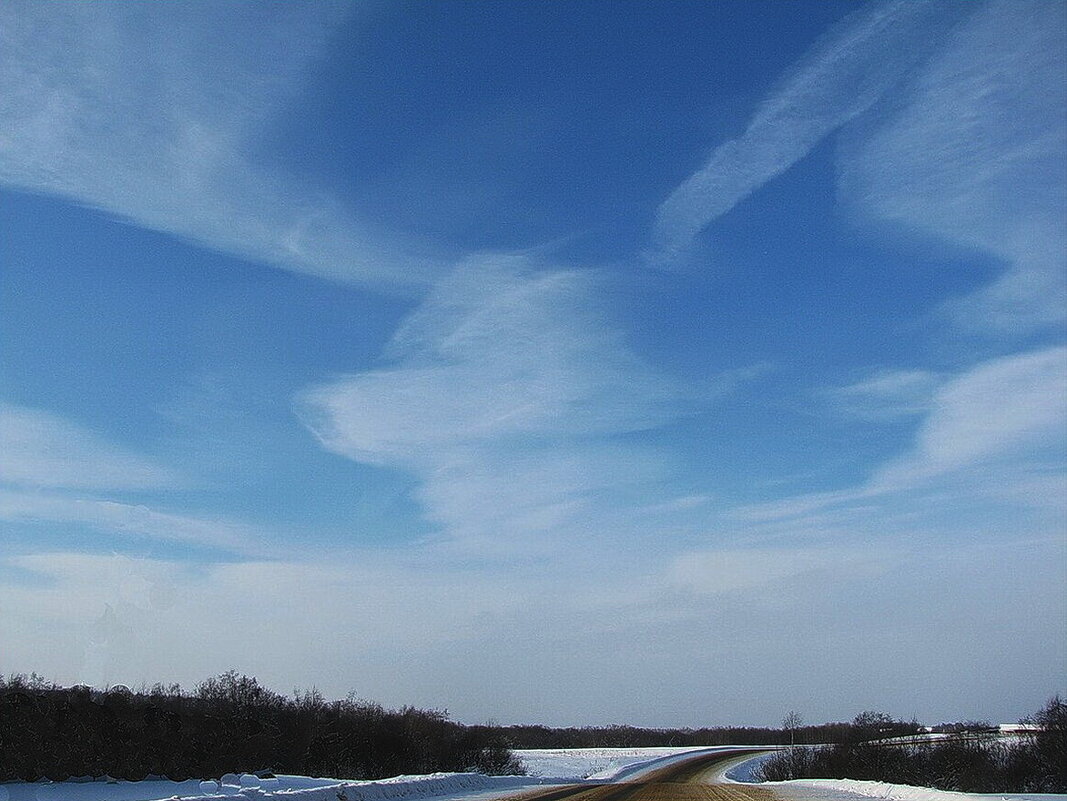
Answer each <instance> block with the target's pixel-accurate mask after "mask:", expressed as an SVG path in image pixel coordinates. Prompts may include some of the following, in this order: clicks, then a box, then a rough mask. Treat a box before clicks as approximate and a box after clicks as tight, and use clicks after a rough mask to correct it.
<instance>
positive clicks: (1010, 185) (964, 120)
mask: <svg viewBox="0 0 1067 801" xmlns="http://www.w3.org/2000/svg"><path fill="white" fill-rule="evenodd" d="M1065 40H1067V6H1064V5H1063V4H1062V3H1043V2H993V3H989V4H987V5H985V6H984V7H980V8H979V10H978V11H977V12H976V13H975V14H974V15H973V17H972V18H971V19H969V20H968V22H967V24H966V25H963V26H962V27H961V28H960V29H959V30H957V31H956V32H955V33H954V35H953V36H952V38H951V39H950V40H949V41H948V43H947V44H946V46H945V47H944V48H943V50H941V51H940V52H939V53H938V54H937V56H936V57H935V58H934V59H932V60H931V61H930V63H929V64H928V65H926V66H925V67H924V69H923V70H922V71H921V72H920V73H919V74H918V76H917V77H916V78H915V80H914V81H912V83H911V84H910V85H909V87H908V88H907V91H906V92H904V93H903V94H902V96H901V97H900V98H899V99H898V102H897V103H896V104H895V105H894V111H893V112H892V113H888V114H886V115H884V116H882V117H878V118H876V119H873V120H870V121H868V122H867V123H866V124H864V125H861V126H857V127H856V129H855V130H853V131H851V132H850V133H849V135H848V136H846V137H845V139H844V142H843V147H842V151H841V159H840V165H841V195H842V197H843V198H844V199H845V200H846V201H847V202H848V203H850V204H851V205H852V206H853V207H854V208H856V209H858V210H859V211H861V212H862V213H865V214H868V215H871V216H874V217H876V218H880V219H884V220H888V221H892V222H895V223H899V224H903V225H906V226H908V227H910V228H913V229H917V230H921V231H926V232H929V233H932V234H935V235H937V236H940V237H943V238H945V239H946V240H949V241H952V242H956V243H959V244H962V245H965V246H967V247H973V248H978V249H980V250H982V251H985V252H987V253H989V254H991V255H992V256H994V257H996V258H998V259H1000V260H1002V261H1003V262H1005V263H1006V265H1007V271H1006V272H1005V273H1004V274H1003V275H1002V276H1001V277H1000V278H999V279H998V280H996V281H995V282H993V283H992V284H990V285H989V286H987V287H985V288H983V289H982V290H981V291H979V292H977V293H976V294H974V295H972V296H971V297H969V298H966V299H964V300H963V301H960V302H957V303H956V304H954V305H953V306H952V309H953V311H954V312H955V314H956V315H957V317H958V318H959V319H960V320H961V321H963V322H965V323H966V324H967V325H970V326H975V327H979V328H992V329H994V330H998V331H1000V332H1006V333H1014V332H1020V331H1021V332H1026V331H1029V330H1032V329H1034V328H1040V327H1042V326H1047V325H1049V324H1057V323H1058V324H1062V322H1063V320H1064V315H1065V312H1067V281H1065V280H1064V272H1065V270H1067V226H1064V222H1063V221H1064V220H1065V219H1067V191H1065V188H1064V171H1065V170H1067V96H1065V92H1064V85H1063V76H1064V74H1065V73H1067V52H1065V51H1067V49H1065V48H1064V41H1065Z"/></svg>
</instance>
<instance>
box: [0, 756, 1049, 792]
mask: <svg viewBox="0 0 1067 801" xmlns="http://www.w3.org/2000/svg"><path fill="white" fill-rule="evenodd" d="M716 750H721V749H717V748H572V749H545V750H523V751H516V754H517V755H518V756H519V757H520V758H521V759H522V760H523V762H524V763H525V764H526V767H527V770H528V772H529V774H530V775H528V776H483V775H481V774H478V773H434V774H430V775H428V776H397V777H395V778H392V779H382V780H380V781H353V780H349V779H331V778H321V779H319V778H311V777H308V776H277V777H273V778H266V779H261V778H259V777H257V776H253V775H251V774H244V775H240V776H238V775H235V774H227V775H226V776H224V777H222V779H223V780H222V782H221V783H220V782H216V781H214V780H210V779H205V780H204V781H200V780H198V779H193V780H190V781H184V782H172V781H167V780H152V781H143V782H126V781H115V780H98V781H67V782H33V783H27V782H13V783H8V784H0V801H169V800H171V799H181V801H222V800H223V799H230V801H394V800H395V801H418V800H419V799H429V798H432V799H434V801H490V799H494V798H499V797H500V796H503V795H508V794H510V793H514V792H517V791H521V790H522V789H524V788H529V787H533V786H537V785H558V784H571V783H577V782H582V781H590V782H605V781H621V780H624V779H633V778H637V777H639V776H640V775H641V774H642V773H644V772H646V771H649V770H654V769H656V768H659V767H662V766H664V765H666V764H668V763H670V762H672V761H676V760H679V759H684V758H686V757H688V756H691V755H693V754H694V753H696V752H703V753H708V752H712V751H716ZM766 758H767V756H766V755H764V756H757V757H753V758H749V759H743V758H741V759H738V761H737V762H735V763H732V764H730V765H727V766H724V767H723V769H722V770H721V771H720V773H719V775H718V777H716V778H717V780H718V781H727V782H738V783H742V782H750V781H752V779H753V775H752V774H753V771H754V769H755V768H756V766H757V765H758V764H759V762H760V760H762V759H766ZM763 786H766V787H770V788H773V789H774V790H775V792H777V793H778V794H779V795H781V796H782V797H783V798H787V799H793V800H794V801H861V799H864V798H879V799H883V800H884V801H1052V799H1059V800H1060V801H1064V799H1067V795H1062V794H1061V795H1052V794H1046V795H1042V794H1029V795H1026V794H999V793H995V794H988V795H981V794H975V793H950V792H944V791H941V790H931V789H928V788H925V787H908V786H906V785H900V784H885V783H883V782H863V781H853V780H848V779H800V780H794V781H788V782H767V783H765V784H764V785H763Z"/></svg>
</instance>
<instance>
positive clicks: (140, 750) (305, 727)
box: [0, 671, 522, 781]
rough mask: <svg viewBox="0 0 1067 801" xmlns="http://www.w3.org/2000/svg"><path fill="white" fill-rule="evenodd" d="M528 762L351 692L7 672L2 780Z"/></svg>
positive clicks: (355, 772) (230, 676)
mask: <svg viewBox="0 0 1067 801" xmlns="http://www.w3.org/2000/svg"><path fill="white" fill-rule="evenodd" d="M521 769H522V766H521V763H519V762H518V760H516V759H514V758H513V757H512V755H511V752H510V751H509V750H508V748H507V747H506V745H505V743H504V740H503V739H502V738H501V736H500V734H499V733H498V732H496V731H495V730H494V729H492V728H490V727H485V726H463V725H460V724H459V723H455V722H453V721H451V720H449V719H448V716H447V715H446V714H445V713H443V712H437V711H426V710H421V709H414V708H412V707H406V708H404V709H400V710H386V709H383V708H382V707H381V706H379V705H378V704H374V703H371V702H368V701H362V700H356V699H353V698H351V697H350V698H348V699H347V700H344V701H327V700H325V699H324V698H323V697H322V695H321V694H320V693H319V692H318V691H317V690H308V691H304V692H297V693H295V694H294V696H293V697H286V696H282V695H279V694H277V693H275V692H272V691H271V690H268V689H266V688H264V687H261V686H260V685H259V684H258V683H257V682H256V680H255V679H254V678H250V677H248V676H238V675H237V674H236V673H234V672H232V671H231V672H229V673H224V674H222V675H221V676H218V677H216V678H212V679H208V680H207V681H205V682H202V683H201V684H200V685H198V686H197V687H196V689H195V690H193V691H192V692H191V693H186V692H183V691H182V689H181V688H180V687H178V686H177V685H172V686H170V687H163V686H161V685H156V686H155V687H152V688H151V689H143V690H140V691H138V692H133V691H130V690H129V689H127V688H126V687H122V686H118V687H112V688H110V689H109V690H106V691H102V690H93V689H90V688H89V687H85V686H76V687H59V686H57V685H54V684H51V683H48V682H45V681H44V680H42V679H40V678H39V677H37V676H31V677H30V678H26V677H25V676H12V677H10V678H9V679H7V680H5V679H3V678H2V677H0V781H11V780H17V779H21V780H24V781H34V780H37V779H40V778H48V779H52V780H56V781H60V780H65V779H68V778H71V777H80V776H92V777H99V776H105V775H106V776H112V777H114V778H119V779H131V780H140V779H143V778H145V777H146V776H150V775H155V776H166V777H167V778H170V779H174V780H182V779H187V778H208V777H219V776H222V775H223V774H225V773H230V772H234V773H241V772H246V773H247V772H254V771H272V772H275V773H294V774H300V775H309V776H336V777H340V778H363V779H376V778H383V777H386V776H396V775H399V774H401V773H433V772H435V771H460V772H462V771H477V772H479V773H489V774H500V773H517V772H521Z"/></svg>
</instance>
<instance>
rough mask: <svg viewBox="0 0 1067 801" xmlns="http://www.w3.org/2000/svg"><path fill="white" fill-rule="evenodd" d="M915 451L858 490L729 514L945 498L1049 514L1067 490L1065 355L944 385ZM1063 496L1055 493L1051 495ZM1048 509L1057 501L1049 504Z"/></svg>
mask: <svg viewBox="0 0 1067 801" xmlns="http://www.w3.org/2000/svg"><path fill="white" fill-rule="evenodd" d="M929 407H930V411H929V412H928V413H927V414H926V416H925V417H924V418H923V420H922V422H921V423H920V425H919V427H918V430H917V432H916V434H915V437H914V440H913V442H912V444H911V446H910V447H909V448H908V449H907V450H906V451H904V452H903V453H902V454H900V455H899V456H898V457H896V458H895V459H892V460H890V461H889V462H887V463H886V464H884V465H882V466H881V467H878V468H876V469H875V470H874V471H872V473H871V475H870V476H869V477H868V479H867V480H866V481H865V482H864V483H863V484H861V485H860V486H858V487H853V488H850V489H844V490H837V491H831V492H822V493H812V494H807V495H800V496H796V497H793V498H787V499H784V500H781V501H775V502H770V503H763V504H757V505H754V506H749V507H744V508H740V509H737V510H735V514H736V516H738V517H739V518H741V519H745V520H751V521H772V520H786V519H790V518H792V519H800V518H805V517H808V518H811V517H815V516H817V515H819V514H821V513H822V512H823V510H826V509H837V510H841V509H847V508H849V507H855V506H856V505H858V504H881V503H883V501H884V499H885V498H886V497H894V496H899V494H900V493H906V492H911V491H919V492H938V491H940V492H949V493H951V494H954V495H957V496H959V495H960V494H961V493H962V494H964V495H970V496H975V495H979V494H981V495H985V496H987V497H992V496H997V497H1000V498H1002V499H1010V500H1011V501H1012V502H1014V503H1016V504H1021V505H1023V506H1029V507H1034V508H1038V507H1046V506H1048V504H1049V502H1050V498H1049V491H1050V490H1052V497H1053V498H1056V497H1058V496H1060V495H1061V494H1062V487H1063V485H1064V484H1065V482H1067V472H1065V470H1067V464H1065V461H1064V454H1065V452H1067V430H1065V427H1064V420H1067V348H1064V347H1052V348H1046V349H1042V350H1038V351H1032V352H1030V353H1023V354H1016V355H1012V356H1004V357H1001V358H998V359H991V360H989V361H986V362H984V363H981V364H979V365H976V366H975V367H973V368H971V369H969V370H966V371H964V372H963V373H961V374H959V375H957V376H955V377H954V378H951V379H947V380H945V382H944V383H943V385H942V386H941V387H940V389H938V390H937V392H935V393H934V395H933V396H932V398H931V401H930V404H929ZM1057 488H1059V489H1057ZM1053 504H1054V509H1055V505H1056V504H1058V502H1056V501H1053Z"/></svg>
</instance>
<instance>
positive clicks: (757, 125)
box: [650, 0, 966, 262]
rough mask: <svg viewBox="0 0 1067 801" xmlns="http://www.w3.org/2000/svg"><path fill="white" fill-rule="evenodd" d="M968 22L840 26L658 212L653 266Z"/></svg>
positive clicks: (949, 16)
mask: <svg viewBox="0 0 1067 801" xmlns="http://www.w3.org/2000/svg"><path fill="white" fill-rule="evenodd" d="M965 13H966V12H965V10H963V8H962V7H949V6H945V5H944V4H939V3H928V2H905V1H904V0H893V2H888V3H882V4H876V5H872V6H869V7H867V8H864V9H861V10H859V11H855V12H853V13H852V14H850V15H849V16H848V17H846V18H845V19H844V20H842V21H841V22H840V23H838V24H837V25H836V26H834V28H832V29H831V30H830V31H829V32H827V33H826V34H824V35H823V36H822V37H821V38H820V39H819V41H818V42H817V43H816V44H815V45H814V46H813V47H812V49H811V50H810V51H809V52H808V53H807V54H806V55H805V56H804V58H803V59H801V61H800V62H798V63H797V64H796V65H795V66H794V67H793V68H792V70H790V72H789V73H788V74H787V75H786V76H785V77H784V78H783V79H782V80H781V81H780V82H779V85H778V86H777V87H776V88H775V89H774V90H773V91H772V92H771V93H770V94H769V95H768V96H767V97H766V98H765V99H764V100H763V102H762V103H761V104H760V106H759V108H758V110H757V111H756V113H755V114H754V115H753V117H752V119H751V120H750V121H749V123H748V126H747V128H746V130H745V132H744V133H743V134H742V135H741V136H740V137H738V138H737V139H733V140H730V141H729V142H726V143H724V144H722V145H720V146H718V147H717V148H716V149H715V150H714V152H713V153H712V154H711V157H710V158H709V159H708V161H707V162H706V163H705V164H704V166H703V167H701V168H700V169H699V170H697V171H696V172H695V173H693V174H692V175H691V176H690V177H689V178H687V179H686V180H685V181H684V182H682V184H681V185H680V186H678V187H677V188H676V189H675V190H674V191H673V192H672V193H671V195H670V196H669V197H668V198H667V199H666V200H665V201H664V202H663V203H662V204H661V205H660V207H659V209H658V211H657V214H656V222H655V226H654V229H653V233H652V239H653V248H652V251H651V255H650V258H652V260H653V261H667V262H669V261H671V260H673V259H675V258H677V257H678V256H680V255H682V254H684V253H685V251H686V250H687V249H688V248H689V247H690V245H691V243H692V241H693V239H694V238H695V237H696V236H697V234H699V233H700V232H701V231H702V230H703V229H704V228H706V227H707V226H708V225H709V224H710V223H711V222H713V221H714V220H715V219H717V218H718V217H720V216H722V215H723V214H725V213H726V212H728V211H729V210H730V209H732V208H733V207H734V206H736V205H737V204H738V203H739V202H740V201H742V200H743V199H744V198H746V197H748V196H749V195H750V194H751V193H752V192H754V191H756V190H757V189H759V188H760V187H761V186H763V185H764V184H765V183H767V182H768V181H770V180H772V179H773V178H775V177H776V176H778V175H780V174H781V173H783V172H784V171H785V170H787V169H789V168H790V167H791V166H792V165H793V164H795V163H796V162H797V161H799V160H800V159H801V158H803V157H804V156H806V155H807V154H808V153H809V152H810V151H811V150H812V148H814V147H815V146H816V145H817V144H818V143H819V142H821V141H822V140H823V139H825V138H826V137H827V136H828V135H829V134H831V133H833V132H834V131H836V130H837V129H839V128H840V127H841V126H843V125H845V124H846V123H849V122H850V121H852V120H854V119H856V118H857V117H859V116H860V115H862V114H863V113H864V112H866V111H868V110H869V109H870V108H871V107H872V106H873V105H874V104H875V103H877V102H878V101H879V100H880V99H881V98H882V96H883V95H884V94H885V93H886V92H887V91H888V90H889V89H890V88H892V87H893V86H895V85H896V84H898V83H899V82H900V81H901V79H902V78H904V76H905V75H906V74H907V73H908V71H909V70H910V69H912V68H913V67H914V66H915V65H916V64H917V63H920V62H921V61H922V60H923V59H924V58H925V57H926V56H927V55H928V54H929V53H930V51H931V50H932V49H933V48H934V47H935V46H936V44H937V42H938V38H939V35H940V34H941V33H943V32H944V31H945V30H946V29H947V28H948V27H950V26H951V25H952V24H953V23H954V22H955V20H956V19H957V18H958V17H960V16H962V15H964V14H965Z"/></svg>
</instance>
